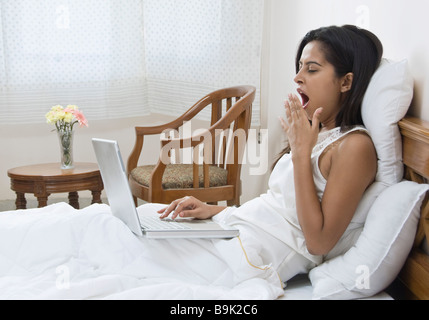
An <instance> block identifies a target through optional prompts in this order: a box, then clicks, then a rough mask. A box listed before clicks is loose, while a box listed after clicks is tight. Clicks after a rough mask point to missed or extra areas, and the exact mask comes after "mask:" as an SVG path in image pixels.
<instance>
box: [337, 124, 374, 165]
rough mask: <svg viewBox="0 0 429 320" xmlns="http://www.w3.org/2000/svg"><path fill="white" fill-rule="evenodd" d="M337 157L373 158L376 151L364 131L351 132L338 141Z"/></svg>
mask: <svg viewBox="0 0 429 320" xmlns="http://www.w3.org/2000/svg"><path fill="white" fill-rule="evenodd" d="M337 155H341V157H342V158H343V157H346V158H353V157H357V158H358V159H362V158H366V157H371V158H373V157H375V159H376V150H375V146H374V143H373V141H372V139H371V136H370V135H369V133H368V131H366V130H353V131H351V132H349V133H348V134H346V135H344V137H343V138H342V139H341V140H340V142H339V144H338V148H337Z"/></svg>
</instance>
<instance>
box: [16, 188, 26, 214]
mask: <svg viewBox="0 0 429 320" xmlns="http://www.w3.org/2000/svg"><path fill="white" fill-rule="evenodd" d="M15 206H16V210H20V209H27V200H26V199H25V193H22V192H16V201H15Z"/></svg>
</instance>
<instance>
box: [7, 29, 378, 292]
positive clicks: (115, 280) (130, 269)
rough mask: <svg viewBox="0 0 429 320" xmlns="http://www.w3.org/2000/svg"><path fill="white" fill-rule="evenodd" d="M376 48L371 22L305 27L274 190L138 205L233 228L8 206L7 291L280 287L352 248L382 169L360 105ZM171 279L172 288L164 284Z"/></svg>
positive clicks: (276, 289) (374, 66)
mask: <svg viewBox="0 0 429 320" xmlns="http://www.w3.org/2000/svg"><path fill="white" fill-rule="evenodd" d="M381 56H382V46H381V43H380V42H379V40H378V39H377V38H376V37H375V36H374V35H373V34H371V33H370V32H368V31H365V30H362V29H358V28H356V27H353V26H344V27H328V28H321V29H318V30H314V31H311V32H309V33H308V34H307V35H306V36H305V37H304V39H303V41H302V42H301V44H300V46H299V49H298V53H297V59H296V69H297V74H296V77H295V82H296V83H297V85H298V91H297V92H298V94H299V95H300V96H301V98H302V101H300V100H299V99H298V97H297V96H295V95H290V96H289V98H288V100H287V101H286V102H285V114H286V119H281V122H280V124H281V125H282V127H283V129H284V131H285V133H286V134H287V136H288V139H289V146H288V150H287V151H290V152H287V153H284V154H282V155H281V157H280V159H279V160H278V162H277V163H276V165H275V167H274V169H273V172H272V175H271V178H270V182H269V190H268V191H267V193H266V194H263V195H261V196H260V197H258V198H256V199H254V200H252V201H249V202H247V203H245V204H244V205H242V206H241V207H239V208H235V207H232V208H225V207H221V206H213V205H207V204H205V203H202V202H200V201H198V200H197V199H195V198H192V197H185V198H183V199H179V200H176V201H174V202H172V203H171V204H170V205H169V206H164V205H158V204H147V205H144V206H141V207H140V208H139V212H140V214H151V215H156V210H158V213H159V214H160V217H161V218H165V217H167V216H169V215H171V217H172V218H176V217H195V218H197V219H206V218H213V220H215V221H218V222H222V223H225V224H229V225H233V226H236V227H237V228H238V229H239V230H240V236H239V237H238V238H234V239H231V240H186V239H181V240H180V239H178V240H148V239H146V238H137V237H134V236H133V235H132V233H131V232H130V231H129V230H128V229H127V228H126V227H125V226H123V225H122V224H120V223H119V222H118V220H116V219H114V218H113V217H112V216H111V215H109V214H105V215H100V214H96V215H90V214H88V213H87V212H85V213H83V214H80V215H77V214H76V213H75V211H72V212H70V213H66V212H64V209H63V207H61V206H58V207H54V208H53V209H56V210H58V211H59V212H58V214H55V213H54V212H51V211H52V210H53V209H49V210H51V211H49V212H47V211H46V212H45V211H43V209H40V210H42V211H41V212H39V211H37V213H39V214H40V215H37V214H36V211H35V212H32V213H31V214H28V215H26V214H25V213H21V214H15V213H10V214H5V215H1V216H0V244H4V245H3V246H0V256H1V257H2V259H0V276H2V277H0V298H1V297H3V298H10V297H16V296H18V297H22V295H23V294H24V296H25V295H27V296H25V297H30V298H34V297H35V296H36V297H37V298H52V297H54V298H79V299H82V298H85V297H105V296H106V295H108V293H111V292H113V293H115V292H116V290H117V288H120V290H121V291H120V292H121V293H120V294H118V295H114V294H109V297H110V298H129V297H130V296H127V294H126V293H124V288H125V289H129V290H128V291H127V292H128V293H130V295H131V297H132V298H134V297H136V296H137V297H138V298H141V299H144V298H147V299H152V298H161V299H165V298H176V297H178V298H193V297H195V298H199V299H203V298H204V299H205V298H207V299H215V298H255V297H256V298H259V299H262V298H275V297H277V296H279V295H281V294H282V293H283V288H282V282H284V281H287V280H289V279H290V278H292V277H293V276H295V275H296V274H298V273H302V272H308V270H309V269H310V268H312V267H314V266H316V265H317V264H319V263H321V262H322V261H323V257H324V256H325V255H327V254H331V255H332V254H333V252H335V253H338V252H339V251H341V250H345V248H346V247H347V246H348V245H350V244H351V242H350V241H349V240H350V235H353V231H354V230H358V229H359V228H360V227H362V223H358V222H356V221H354V220H353V219H354V215H355V211H356V208H357V206H358V203H359V201H360V200H361V198H362V196H363V194H364V192H365V190H366V189H367V188H368V186H369V185H370V184H371V183H372V181H373V180H374V178H375V174H376V169H377V168H376V166H377V157H376V152H375V149H374V146H373V144H372V141H371V139H370V137H369V136H368V134H367V132H366V130H365V129H364V128H363V127H362V118H361V116H360V108H361V104H362V100H363V95H364V93H365V91H366V88H367V86H368V84H369V81H370V79H371V76H372V74H373V73H374V72H375V70H376V69H377V67H378V65H379V63H380V60H381ZM309 120H311V121H309ZM106 207H107V206H106ZM97 208H98V207H95V209H94V210H100V211H101V210H104V211H107V209H106V208H104V209H102V208H101V209H97ZM46 210H48V209H46ZM68 210H71V209H70V208H69V209H68ZM44 216H45V218H43V217H44ZM333 248H334V249H335V248H337V249H336V250H333ZM338 248H339V249H338ZM88 275H89V276H88ZM118 275H119V276H118ZM95 276H97V277H96V278H95ZM53 277H55V278H53ZM279 278H280V280H281V281H279ZM136 279H137V280H136ZM166 279H170V280H168V281H169V285H168V286H167V287H166V288H167V290H159V291H157V290H156V288H159V287H160V286H161V287H162V285H163V284H164V282H165V281H167V280H166ZM171 279H173V280H171ZM87 280H88V281H87ZM69 282H71V283H69ZM177 282H180V284H181V285H180V287H175V286H174V285H175V284H176V283H177ZM29 283H38V284H39V286H38V287H37V290H33V292H30V291H29V288H34V287H32V286H28V284H29ZM52 283H54V284H56V285H53V284H52ZM183 284H187V285H188V287H187V289H188V291H187V292H188V295H187V296H184V291H183ZM199 286H204V290H202V288H201V287H199ZM62 288H66V289H65V290H62ZM178 288H179V289H180V290H179V289H178ZM222 288H233V290H232V291H233V292H235V295H234V294H231V292H229V291H225V290H224V289H222ZM209 289H210V290H209ZM106 290H107V291H106ZM228 290H230V289H228ZM189 292H191V293H190V294H189ZM251 292H253V293H254V294H252V295H251ZM30 293H31V294H30ZM85 294H87V296H85ZM168 294H170V296H168ZM255 295H256V296H255Z"/></svg>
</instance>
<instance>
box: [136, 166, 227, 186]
mask: <svg viewBox="0 0 429 320" xmlns="http://www.w3.org/2000/svg"><path fill="white" fill-rule="evenodd" d="M154 168H155V166H154V165H150V166H142V167H137V168H135V169H134V170H132V171H131V176H132V177H133V179H134V180H135V181H137V182H138V183H139V184H141V185H144V186H149V181H150V175H151V173H152V171H153V169H154ZM209 174H210V187H220V186H224V185H226V184H227V175H228V171H227V170H225V169H222V168H219V167H216V166H209ZM199 180H200V188H203V187H204V176H203V166H202V165H201V166H199ZM162 187H163V188H164V189H188V188H193V187H194V186H193V168H192V164H169V165H167V167H166V168H165V172H164V176H163V178H162Z"/></svg>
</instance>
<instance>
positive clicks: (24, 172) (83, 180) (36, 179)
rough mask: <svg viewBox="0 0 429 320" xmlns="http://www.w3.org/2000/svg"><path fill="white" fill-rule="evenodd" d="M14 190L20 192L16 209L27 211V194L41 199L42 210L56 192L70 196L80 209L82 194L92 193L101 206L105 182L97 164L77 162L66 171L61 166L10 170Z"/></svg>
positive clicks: (73, 203) (38, 166) (17, 193)
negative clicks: (83, 192) (80, 195)
mask: <svg viewBox="0 0 429 320" xmlns="http://www.w3.org/2000/svg"><path fill="white" fill-rule="evenodd" d="M7 175H8V176H9V178H10V182H11V189H12V190H13V191H15V193H16V202H15V204H16V209H26V207H27V200H26V199H25V194H26V193H32V194H34V195H35V197H37V200H38V202H39V208H41V207H44V206H46V205H47V202H48V197H49V195H50V194H52V193H68V194H69V203H70V205H71V206H73V207H74V208H76V209H79V195H78V191H83V190H90V191H91V192H92V203H101V192H102V191H103V188H104V186H103V180H102V179H101V174H100V171H99V169H98V165H97V164H95V163H80V162H78V163H75V165H74V168H73V169H67V170H63V169H61V168H60V164H59V163H47V164H37V165H31V166H25V167H18V168H14V169H10V170H8V172H7Z"/></svg>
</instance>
